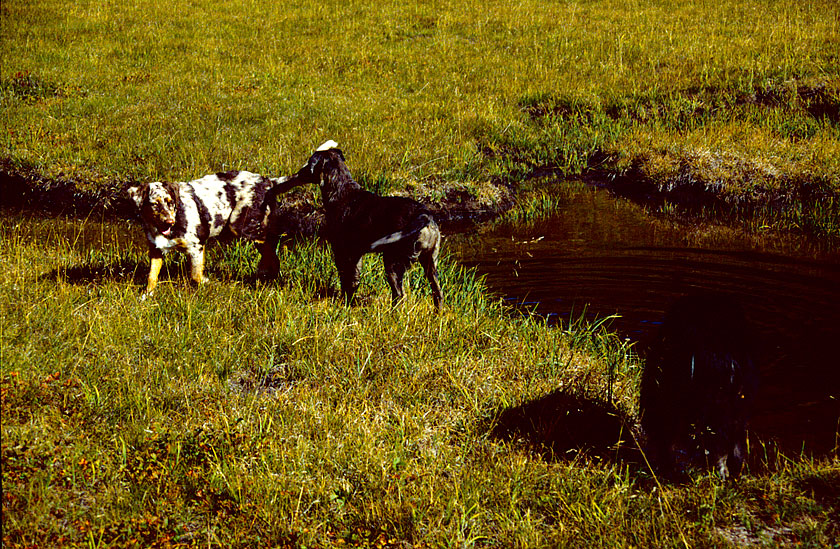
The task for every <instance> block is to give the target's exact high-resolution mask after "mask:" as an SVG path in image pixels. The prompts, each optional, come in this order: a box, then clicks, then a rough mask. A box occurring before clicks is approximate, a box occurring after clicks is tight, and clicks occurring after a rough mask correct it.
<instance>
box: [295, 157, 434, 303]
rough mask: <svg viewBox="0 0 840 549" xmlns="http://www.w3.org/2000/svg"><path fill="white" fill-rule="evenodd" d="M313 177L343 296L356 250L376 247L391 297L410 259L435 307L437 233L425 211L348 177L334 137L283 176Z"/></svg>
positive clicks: (353, 277)
mask: <svg viewBox="0 0 840 549" xmlns="http://www.w3.org/2000/svg"><path fill="white" fill-rule="evenodd" d="M307 183H317V184H318V185H319V186H320V187H321V196H322V197H323V200H324V208H325V221H324V223H325V228H324V230H325V236H326V239H327V241H328V242H329V243H330V247H331V248H332V252H333V258H334V260H335V265H336V268H337V269H338V276H339V280H340V282H341V291H342V293H343V294H344V297H345V299H346V300H347V301H348V303H349V302H351V301H352V299H353V294H354V293H355V292H356V289H357V288H358V286H359V267H360V264H361V260H362V256H364V255H365V254H368V253H380V254H382V259H383V262H384V265H385V274H386V276H387V279H388V284H389V286H390V287H391V297H392V300H393V302H394V303H397V302H398V301H399V300H400V299H401V298H402V297H403V295H404V294H403V276H404V274H405V272H406V270H407V269H408V267H409V266H410V265H411V263H412V262H414V261H419V262H420V264H421V265H422V266H423V270H424V271H425V274H426V278H427V279H428V280H429V284H430V285H431V288H432V301H433V303H434V306H435V308H436V309H439V308H440V305H441V301H442V294H441V290H440V284H439V282H438V274H437V258H438V253H439V251H440V242H441V235H440V230H439V229H438V226H437V223H435V220H434V218H433V217H432V214H431V212H429V210H428V209H427V208H426V207H425V206H423V205H422V204H420V203H419V202H417V201H416V200H412V199H410V198H405V197H398V196H379V195H376V194H374V193H372V192H369V191H366V190H364V189H362V188H361V186H360V185H359V184H358V183H357V182H356V181H354V180H353V177H352V176H351V175H350V171H349V170H348V169H347V166H346V165H345V163H344V154H343V153H342V152H341V151H340V150H339V149H338V148H337V144H336V143H335V142H334V141H327V142H326V143H324V144H323V145H321V146H320V147H318V150H316V151H315V153H314V154H313V155H312V156H311V157H310V158H309V161H308V162H307V164H306V166H304V167H303V168H301V169H300V170H299V171H298V172H297V173H296V174H295V175H293V176H292V177H290V178H289V180H288V181H287V182H286V184H287V185H289V186H296V185H303V184H307Z"/></svg>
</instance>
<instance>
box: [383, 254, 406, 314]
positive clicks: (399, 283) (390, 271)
mask: <svg viewBox="0 0 840 549" xmlns="http://www.w3.org/2000/svg"><path fill="white" fill-rule="evenodd" d="M382 262H383V264H384V265H385V276H386V277H387V278H388V285H389V286H390V287H391V302H392V303H393V304H394V305H396V304H397V303H399V302H400V300H401V299H402V298H403V297H404V296H405V293H404V292H403V277H404V276H405V271H406V270H407V269H408V265H409V263H408V262H407V261H406V260H405V259H404V258H403V257H402V255H398V254H383V255H382Z"/></svg>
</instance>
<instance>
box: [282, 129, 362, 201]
mask: <svg viewBox="0 0 840 549" xmlns="http://www.w3.org/2000/svg"><path fill="white" fill-rule="evenodd" d="M290 180H291V181H292V182H293V184H294V185H305V184H308V183H312V184H317V185H318V186H319V187H321V189H322V190H323V191H325V192H332V189H331V187H333V186H334V185H335V184H337V183H338V182H345V181H352V177H351V175H350V171H349V170H348V169H347V165H346V164H345V163H344V153H343V152H342V151H341V149H339V148H338V144H337V143H336V142H335V141H332V140H330V141H327V142H325V143H323V144H322V145H321V146H320V147H318V149H316V150H315V152H314V153H313V154H312V156H310V157H309V161H308V162H307V163H306V165H305V166H304V167H302V168H301V169H300V170H298V172H297V173H296V174H295V175H293V176H292V177H291V178H290Z"/></svg>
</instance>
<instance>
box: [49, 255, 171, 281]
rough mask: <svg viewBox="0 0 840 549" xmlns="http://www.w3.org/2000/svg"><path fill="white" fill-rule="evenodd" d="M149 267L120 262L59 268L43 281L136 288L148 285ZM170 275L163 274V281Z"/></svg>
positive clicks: (129, 261) (133, 262)
mask: <svg viewBox="0 0 840 549" xmlns="http://www.w3.org/2000/svg"><path fill="white" fill-rule="evenodd" d="M148 272H149V266H148V265H142V264H140V263H137V262H136V261H131V260H120V261H114V262H111V263H94V264H85V265H75V266H72V267H59V268H57V269H53V270H51V271H50V272H48V273H46V274H44V275H42V276H41V277H40V278H41V280H51V281H58V280H63V281H65V282H69V283H70V284H98V283H102V282H109V281H113V282H132V283H133V284H134V285H136V286H141V285H145V284H146V277H147V275H148ZM168 276H169V275H168V273H166V272H161V276H160V278H161V279H164V277H167V278H168Z"/></svg>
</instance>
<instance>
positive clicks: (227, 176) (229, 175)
mask: <svg viewBox="0 0 840 549" xmlns="http://www.w3.org/2000/svg"><path fill="white" fill-rule="evenodd" d="M237 175H239V170H230V171H227V172H218V173H217V174H216V177H218V178H219V179H221V180H222V181H233V180H234V179H236V176H237ZM233 203H234V202H233V201H231V204H233Z"/></svg>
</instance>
